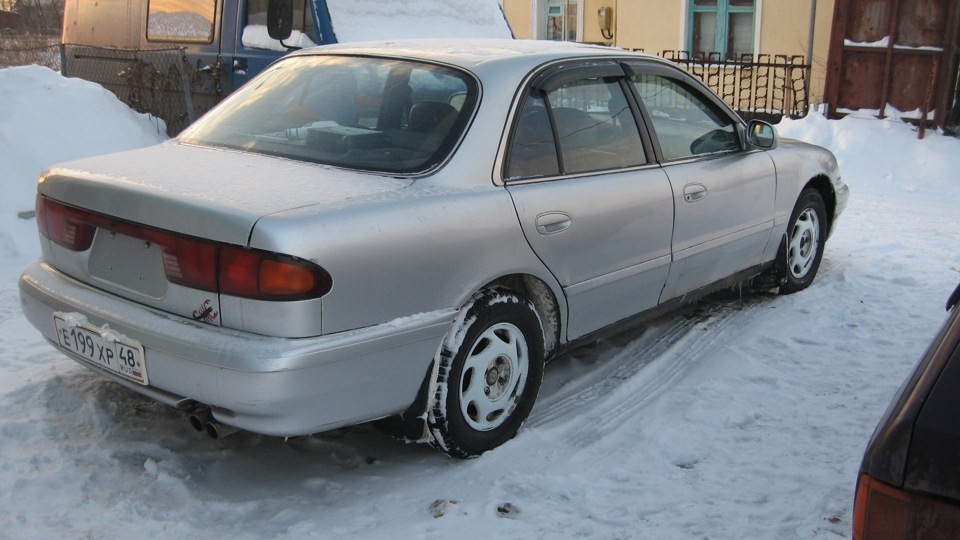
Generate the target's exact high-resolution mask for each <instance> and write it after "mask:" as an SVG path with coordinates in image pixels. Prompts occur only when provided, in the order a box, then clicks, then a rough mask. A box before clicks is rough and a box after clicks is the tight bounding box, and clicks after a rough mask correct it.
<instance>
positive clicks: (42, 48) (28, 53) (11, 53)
mask: <svg viewBox="0 0 960 540" xmlns="http://www.w3.org/2000/svg"><path fill="white" fill-rule="evenodd" d="M59 42H60V36H47V35H31V34H18V33H14V32H13V31H10V30H7V29H4V28H0V68H5V67H13V66H27V65H30V64H37V65H41V66H46V67H48V68H50V69H52V70H54V71H60V44H59Z"/></svg>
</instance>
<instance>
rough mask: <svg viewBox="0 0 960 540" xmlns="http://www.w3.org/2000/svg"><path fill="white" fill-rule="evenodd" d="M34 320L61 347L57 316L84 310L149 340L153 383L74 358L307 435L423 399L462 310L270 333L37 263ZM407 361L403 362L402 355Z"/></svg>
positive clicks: (26, 307) (241, 419)
mask: <svg viewBox="0 0 960 540" xmlns="http://www.w3.org/2000/svg"><path fill="white" fill-rule="evenodd" d="M20 293H21V298H22V299H23V301H22V309H23V312H24V315H25V316H26V318H27V320H28V321H30V323H31V324H32V325H33V326H34V327H35V328H37V329H38V330H39V331H40V332H41V334H43V336H44V337H45V338H46V339H47V340H49V341H50V342H51V344H54V345H55V344H56V343H57V337H56V331H55V328H54V322H53V313H54V312H64V313H82V314H84V316H85V317H87V318H88V319H89V321H90V322H91V323H92V324H93V325H95V326H103V325H109V327H110V328H111V329H112V330H114V331H116V332H119V333H121V334H123V335H125V336H128V337H129V338H132V339H135V340H137V341H139V342H141V343H143V344H144V349H145V356H146V370H147V372H148V374H149V378H150V386H142V385H139V384H136V383H134V382H130V381H128V380H126V379H122V378H120V377H118V376H115V375H113V374H111V373H110V372H108V371H106V370H104V369H101V368H99V367H97V366H95V365H93V364H90V363H87V362H85V361H82V360H80V359H79V358H77V357H74V356H71V358H74V359H75V360H77V361H78V362H80V363H81V364H83V365H84V366H86V367H89V368H90V369H93V370H94V371H96V372H97V373H99V374H101V375H104V376H107V377H110V378H111V379H113V380H115V381H116V382H118V383H120V384H123V385H124V386H126V387H127V388H129V389H131V390H134V391H136V392H140V393H142V394H144V395H147V396H148V397H151V398H153V399H156V400H158V401H161V402H164V403H167V404H168V405H171V406H175V407H179V408H183V409H190V408H193V407H195V406H197V405H198V404H205V405H208V406H210V407H211V408H212V411H213V413H214V416H215V417H217V418H218V419H219V420H220V421H222V422H224V423H227V424H230V425H233V426H236V427H239V428H242V429H247V430H250V431H254V432H257V433H263V434H267V435H278V436H292V435H303V434H306V433H315V432H319V431H324V430H329V429H334V428H337V427H341V426H344V425H349V424H353V423H357V422H361V421H365V420H370V419H372V418H379V417H382V416H386V415H388V414H391V413H394V412H397V411H399V410H403V409H404V408H406V407H407V405H409V404H410V402H411V401H413V399H414V398H415V397H416V391H417V389H418V388H419V386H420V383H421V381H422V380H423V375H424V373H425V372H426V371H427V370H428V368H429V366H430V363H431V361H432V359H433V355H434V354H435V353H436V350H437V347H438V343H439V342H440V340H441V339H442V338H443V335H444V334H445V333H446V332H447V329H448V328H449V326H450V324H451V323H452V321H453V318H454V316H455V314H456V311H455V310H446V311H438V312H434V313H424V314H419V315H417V316H412V317H408V318H406V319H404V320H397V321H390V322H388V323H386V324H382V325H375V326H372V327H368V328H365V329H363V330H362V331H356V332H344V333H340V334H334V335H332V336H327V337H319V338H308V339H288V338H269V337H265V336H260V335H255V334H250V333H247V332H241V331H237V330H232V329H228V328H222V327H215V326H211V325H208V324H203V323H200V322H196V321H191V320H188V319H184V318H181V317H174V316H171V315H170V314H168V313H165V312H163V311H160V310H155V309H151V308H146V309H145V308H143V307H142V306H138V305H136V304H134V303H132V302H130V301H128V300H125V299H122V298H119V297H117V296H112V295H104V294H103V293H102V292H101V291H99V290H97V289H95V288H93V287H90V286H88V285H86V284H83V283H80V282H79V281H77V280H74V279H72V278H70V277H68V276H65V275H64V274H62V273H60V272H58V271H57V270H56V269H54V268H52V267H51V266H49V265H47V264H45V263H41V262H36V263H34V264H32V265H31V266H30V267H29V268H28V269H27V270H26V272H25V273H24V275H23V277H22V278H21V280H20ZM398 358H401V359H403V361H398Z"/></svg>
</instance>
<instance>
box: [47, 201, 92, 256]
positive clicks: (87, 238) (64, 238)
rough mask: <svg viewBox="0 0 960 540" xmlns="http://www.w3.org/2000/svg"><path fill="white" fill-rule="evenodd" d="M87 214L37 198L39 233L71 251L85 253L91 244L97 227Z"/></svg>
mask: <svg viewBox="0 0 960 540" xmlns="http://www.w3.org/2000/svg"><path fill="white" fill-rule="evenodd" d="M91 217H92V216H90V215H89V214H88V213H86V212H84V211H82V210H79V209H77V208H73V207H70V206H66V205H64V204H60V203H58V202H56V201H51V200H50V199H48V198H46V197H37V224H38V227H39V228H40V233H41V234H43V235H44V236H46V237H47V238H49V239H50V240H53V241H54V242H56V243H57V244H60V245H61V246H63V247H65V248H67V249H69V250H71V251H86V250H87V249H89V248H90V244H92V243H93V235H94V234H95V233H96V232H97V225H96V224H94V223H92V221H93V220H92V219H90V218H91Z"/></svg>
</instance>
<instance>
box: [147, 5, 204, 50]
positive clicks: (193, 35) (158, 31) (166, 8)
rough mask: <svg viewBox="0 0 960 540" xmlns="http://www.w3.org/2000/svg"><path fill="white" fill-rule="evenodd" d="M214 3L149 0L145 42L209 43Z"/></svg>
mask: <svg viewBox="0 0 960 540" xmlns="http://www.w3.org/2000/svg"><path fill="white" fill-rule="evenodd" d="M216 7H217V1H216V0H150V2H149V5H148V8H147V39H148V40H150V41H177V42H191V43H210V42H212V41H213V18H214V13H215V10H216Z"/></svg>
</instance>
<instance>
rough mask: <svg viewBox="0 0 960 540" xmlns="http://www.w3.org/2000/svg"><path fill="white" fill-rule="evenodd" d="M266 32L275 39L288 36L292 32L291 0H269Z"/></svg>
mask: <svg viewBox="0 0 960 540" xmlns="http://www.w3.org/2000/svg"><path fill="white" fill-rule="evenodd" d="M267 33H269V34H270V37H271V38H273V39H275V40H277V41H283V40H285V39H287V38H288V37H290V34H291V33H293V0H269V2H268V3H267Z"/></svg>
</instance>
